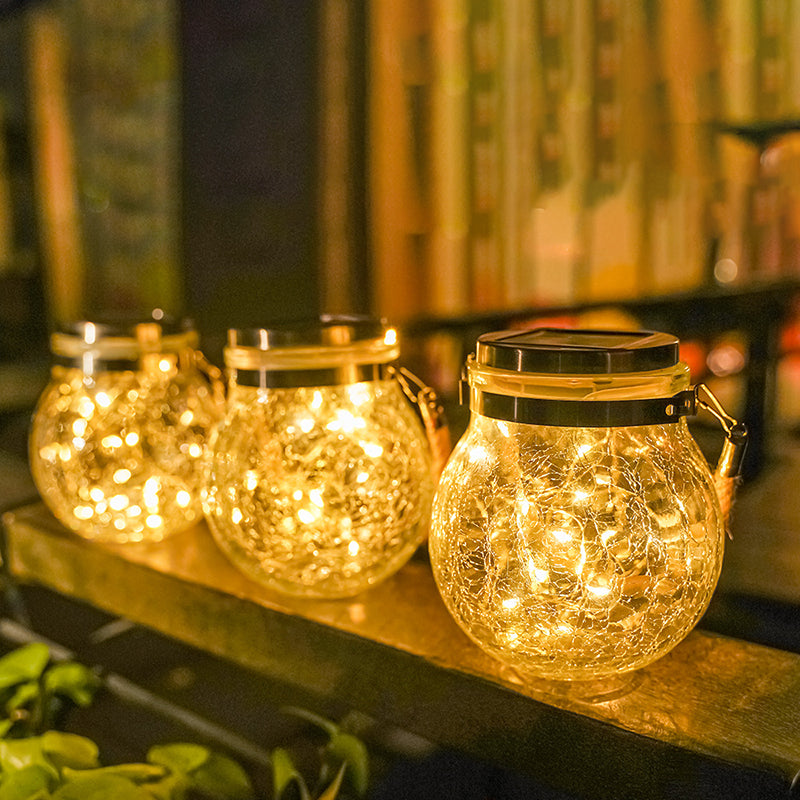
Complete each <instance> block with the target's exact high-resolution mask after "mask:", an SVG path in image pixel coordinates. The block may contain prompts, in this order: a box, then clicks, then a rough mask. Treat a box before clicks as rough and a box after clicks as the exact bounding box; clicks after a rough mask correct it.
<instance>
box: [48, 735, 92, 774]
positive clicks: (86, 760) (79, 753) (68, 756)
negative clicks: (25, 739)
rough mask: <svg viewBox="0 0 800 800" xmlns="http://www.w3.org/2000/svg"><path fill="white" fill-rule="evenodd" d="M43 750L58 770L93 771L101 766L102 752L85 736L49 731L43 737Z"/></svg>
mask: <svg viewBox="0 0 800 800" xmlns="http://www.w3.org/2000/svg"><path fill="white" fill-rule="evenodd" d="M41 743H42V750H43V751H44V752H45V753H46V754H47V756H48V757H49V758H50V760H51V761H52V762H53V764H54V765H55V766H56V767H57V768H58V769H64V768H65V767H67V768H70V769H80V770H84V769H92V768H94V767H97V766H98V765H99V755H100V751H99V749H98V747H97V745H96V744H95V743H94V742H93V741H92V740H91V739H87V738H86V737H85V736H78V735H77V734H75V733H61V732H60V731H47V733H44V734H42V736H41Z"/></svg>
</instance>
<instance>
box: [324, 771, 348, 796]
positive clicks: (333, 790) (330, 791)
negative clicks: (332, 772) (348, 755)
mask: <svg viewBox="0 0 800 800" xmlns="http://www.w3.org/2000/svg"><path fill="white" fill-rule="evenodd" d="M346 769H347V763H346V762H345V763H344V764H342V766H341V767H339V771H338V772H337V773H336V777H335V778H334V779H333V780H332V781H331V783H330V785H329V786H328V788H327V789H326V790H325V791H324V792H323V793H322V794H321V795H320V796H319V798H318V800H334V798H335V797H336V795H338V794H339V789H341V788H342V780H343V779H344V773H345V770H346Z"/></svg>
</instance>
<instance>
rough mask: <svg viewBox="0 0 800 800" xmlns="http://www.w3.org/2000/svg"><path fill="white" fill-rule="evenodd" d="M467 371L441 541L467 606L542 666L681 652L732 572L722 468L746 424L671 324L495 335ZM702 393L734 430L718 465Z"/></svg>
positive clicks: (440, 515)
mask: <svg viewBox="0 0 800 800" xmlns="http://www.w3.org/2000/svg"><path fill="white" fill-rule="evenodd" d="M465 379H466V380H465V388H468V391H469V403H470V410H471V415H470V422H469V426H468V428H467V430H466V432H465V434H464V436H463V437H462V438H461V440H460V441H459V443H458V444H457V446H456V448H455V449H454V451H453V454H452V456H451V458H450V460H449V462H448V464H447V466H446V467H445V470H444V472H443V474H442V478H441V480H440V483H439V487H438V490H437V494H436V499H435V503H434V509H433V520H432V525H431V535H430V541H429V548H430V555H431V563H432V566H433V571H434V576H435V579H436V582H437V585H438V588H439V591H440V593H441V595H442V597H443V599H444V601H445V604H446V605H447V608H448V609H449V611H450V613H451V615H452V616H453V617H454V619H455V620H456V622H457V623H458V624H459V625H460V627H461V628H462V629H463V630H465V631H466V633H467V634H468V635H469V636H470V637H471V638H472V639H473V640H474V641H475V642H477V644H478V645H479V646H480V647H482V648H483V649H484V650H485V651H487V652H488V653H490V654H491V655H493V656H494V657H496V658H498V659H499V660H501V661H502V662H504V663H506V664H508V665H510V666H511V667H513V668H514V669H515V670H517V671H518V672H519V673H520V674H521V675H522V676H528V677H539V678H550V679H558V680H594V679H599V678H606V677H609V676H612V675H617V674H619V673H625V672H627V671H629V670H633V669H636V668H638V667H642V666H644V665H646V664H648V663H649V662H652V661H653V660H655V659H656V658H658V657H660V656H661V655H663V654H664V653H666V652H667V651H668V650H670V649H671V648H672V647H673V646H674V645H676V644H677V643H678V642H679V641H680V640H681V639H683V638H684V637H685V636H686V635H687V634H688V632H689V631H690V630H691V629H692V627H693V626H694V625H695V624H696V622H697V621H698V619H699V618H700V616H701V614H702V613H703V611H704V610H705V608H706V607H707V605H708V603H709V600H710V598H711V595H712V592H713V591H714V588H715V586H716V583H717V579H718V576H719V573H720V568H721V564H722V554H723V539H724V537H723V534H724V528H725V515H724V513H723V509H722V507H721V505H720V498H719V497H718V490H717V487H716V482H717V481H715V477H716V478H717V479H718V482H719V483H720V484H721V485H723V484H724V485H725V486H726V487H727V486H729V485H730V484H731V483H732V482H733V481H734V479H735V475H736V473H737V471H738V466H739V463H740V459H741V455H742V452H743V446H744V437H745V435H746V432H745V431H744V429H743V426H741V425H739V424H737V423H736V422H735V420H732V419H731V418H730V417H728V416H727V415H726V414H725V413H724V412H723V411H722V409H720V408H719V407H718V405H717V404H716V403H715V401H713V399H712V398H711V396H710V394H708V395H707V394H705V392H706V391H707V390H704V387H703V391H701V390H700V388H699V387H696V388H692V387H690V385H689V370H688V367H687V366H686V365H685V364H684V363H682V362H680V361H679V357H678V340H677V339H675V338H674V337H672V336H669V335H667V334H662V333H652V332H634V333H628V332H619V331H584V330H578V331H570V330H560V329H546V328H540V329H535V330H532V331H501V332H497V333H490V334H485V335H483V336H481V337H480V338H479V339H478V345H477V350H476V353H475V355H473V356H471V357H470V358H469V359H468V361H467V364H466V367H465ZM705 397H708V398H709V399H704V398H705ZM698 405H701V406H703V407H706V408H709V410H711V411H712V413H714V415H715V416H717V417H718V418H719V419H720V420H721V421H722V422H723V425H724V426H725V428H726V431H727V433H728V436H727V439H726V443H725V447H724V448H723V456H722V458H721V460H720V464H719V465H718V468H717V475H716V476H712V475H711V472H710V470H709V468H708V466H707V464H706V462H705V460H704V458H703V456H702V454H701V452H700V450H699V448H698V446H697V444H696V443H695V441H694V440H693V439H692V437H691V434H690V432H689V429H688V426H687V422H686V417H687V415H690V414H692V413H695V411H696V409H697V406H698ZM725 499H726V501H727V499H729V495H728V496H727V498H725Z"/></svg>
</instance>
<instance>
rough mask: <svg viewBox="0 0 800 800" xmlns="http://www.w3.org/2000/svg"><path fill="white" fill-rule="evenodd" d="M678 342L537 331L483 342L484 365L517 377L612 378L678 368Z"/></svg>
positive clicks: (662, 337)
mask: <svg viewBox="0 0 800 800" xmlns="http://www.w3.org/2000/svg"><path fill="white" fill-rule="evenodd" d="M678 360H679V356H678V339H677V338H676V337H674V336H671V335H670V334H668V333H658V332H656V331H593V330H572V329H567V328H534V329H532V330H527V331H496V332H494V333H485V334H483V335H482V336H480V337H478V348H477V353H476V361H477V363H478V364H481V365H485V366H488V367H496V368H497V369H504V370H510V371H512V372H533V373H544V374H550V375H609V374H615V373H625V372H647V371H650V370H656V369H665V368H668V367H674V366H675V365H676V364H677V363H678Z"/></svg>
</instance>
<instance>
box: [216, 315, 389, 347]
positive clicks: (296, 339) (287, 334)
mask: <svg viewBox="0 0 800 800" xmlns="http://www.w3.org/2000/svg"><path fill="white" fill-rule="evenodd" d="M386 328H387V325H386V324H385V323H384V322H383V321H382V320H379V319H375V318H373V317H367V316H359V315H352V316H351V315H344V314H342V315H336V314H325V315H322V316H320V317H316V318H313V319H300V320H291V321H288V322H285V323H283V324H281V325H277V326H275V327H271V328H242V329H236V328H231V329H230V330H229V331H228V345H229V346H231V347H257V348H258V349H260V350H268V349H272V348H278V347H314V346H324V345H344V344H351V343H353V342H359V341H364V340H367V339H379V338H382V337H383V336H384V335H385V334H386Z"/></svg>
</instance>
